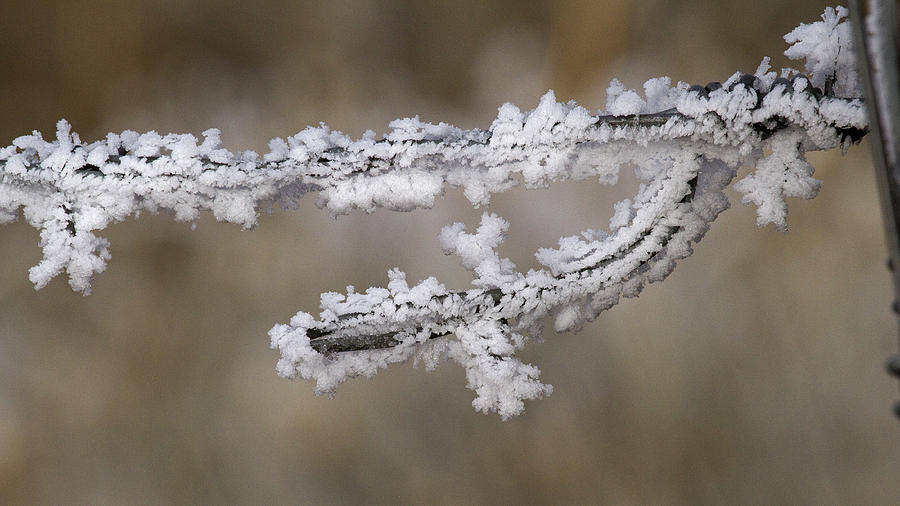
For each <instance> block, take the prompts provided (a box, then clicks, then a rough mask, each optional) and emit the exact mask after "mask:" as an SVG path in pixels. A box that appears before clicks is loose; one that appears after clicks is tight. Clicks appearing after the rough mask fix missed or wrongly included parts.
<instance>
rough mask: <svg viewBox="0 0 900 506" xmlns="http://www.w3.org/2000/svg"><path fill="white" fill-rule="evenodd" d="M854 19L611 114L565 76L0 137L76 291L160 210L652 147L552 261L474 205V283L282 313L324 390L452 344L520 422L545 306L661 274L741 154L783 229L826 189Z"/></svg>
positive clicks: (31, 210)
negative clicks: (253, 130) (814, 154)
mask: <svg viewBox="0 0 900 506" xmlns="http://www.w3.org/2000/svg"><path fill="white" fill-rule="evenodd" d="M845 16H846V10H845V9H843V8H842V7H839V8H837V9H831V8H829V9H826V11H825V13H824V14H823V16H822V20H821V21H819V22H816V23H813V24H810V25H801V26H800V27H798V28H797V29H795V30H794V31H792V32H791V33H790V34H788V35H787V36H785V40H786V41H788V42H789V43H792V44H793V45H792V46H791V48H789V49H788V50H787V51H786V54H787V55H788V56H790V57H792V58H805V59H806V72H807V75H801V74H800V73H799V72H797V71H795V70H791V69H786V70H783V71H782V73H781V76H780V77H778V76H777V75H776V73H775V72H772V71H770V65H769V60H768V59H764V60H763V62H762V63H761V64H760V66H759V68H758V69H757V70H756V72H755V73H754V74H752V75H751V74H742V73H739V72H738V73H735V74H734V75H733V76H731V77H730V78H729V79H727V80H726V81H725V82H724V83H722V84H720V83H709V84H708V85H706V86H689V85H688V84H686V83H681V82H679V83H677V84H675V85H674V86H673V85H672V83H671V80H670V79H669V78H668V77H661V78H656V79H651V80H649V81H647V82H646V83H645V84H644V93H643V96H642V95H641V94H640V93H638V92H637V91H635V90H628V89H626V88H625V87H624V86H623V85H622V84H621V83H620V82H618V81H616V80H614V81H613V82H612V83H611V84H610V87H609V91H608V101H607V105H606V108H607V111H600V112H599V113H597V114H593V113H591V112H590V111H588V110H587V109H585V108H584V107H581V106H579V105H577V104H575V103H574V102H558V101H557V99H556V97H555V95H554V94H553V92H552V91H550V92H548V93H547V94H545V95H544V96H543V97H542V98H541V99H540V102H539V103H538V105H537V107H536V108H535V109H533V110H531V111H525V112H523V111H522V110H521V109H519V108H518V107H516V106H514V105H512V104H504V105H503V106H501V107H500V108H499V111H498V115H497V119H496V120H494V122H493V123H492V124H491V126H490V128H489V129H488V130H477V129H475V130H462V129H459V128H456V127H453V126H451V125H447V124H444V123H438V124H431V123H426V122H423V121H421V120H420V119H419V118H418V117H413V118H405V119H399V120H396V121H394V122H392V123H391V124H390V128H391V130H390V131H389V132H387V133H386V135H385V136H384V137H383V138H382V139H377V138H376V135H375V134H374V133H373V132H371V131H368V132H366V134H364V135H363V136H362V138H360V139H357V140H353V139H350V138H349V137H348V136H346V135H344V134H342V133H341V132H337V131H333V130H331V129H329V128H328V127H327V126H325V125H320V126H318V127H309V128H307V129H305V130H303V131H301V132H299V133H297V134H296V135H293V136H290V137H287V138H286V139H282V138H277V139H273V140H272V141H271V142H270V143H269V152H268V153H266V154H263V155H262V156H260V155H258V154H257V153H255V152H252V151H244V152H231V151H228V150H227V149H225V148H223V147H222V144H221V139H220V133H219V131H218V130H216V129H210V130H207V131H205V132H203V138H202V140H199V139H197V138H195V137H194V136H193V135H190V134H181V135H179V134H168V135H160V134H158V133H156V132H147V133H143V134H140V133H137V132H132V131H125V132H122V133H120V134H114V133H110V134H109V135H108V136H107V138H106V139H104V140H100V141H97V142H94V143H91V144H86V143H83V142H82V141H81V139H80V138H79V137H78V135H77V134H75V133H73V132H72V131H71V128H70V126H69V124H68V123H67V122H65V121H60V122H59V124H58V125H57V133H56V139H55V140H44V139H43V137H42V136H41V134H40V133H39V132H34V133H33V134H32V135H27V136H22V137H19V138H17V139H15V140H14V141H13V144H12V145H11V146H8V147H5V148H2V149H0V222H2V223H6V222H9V221H12V220H14V219H15V218H16V216H17V214H18V210H19V208H22V209H23V211H24V217H25V219H26V220H27V221H28V222H29V223H30V224H31V225H32V226H34V227H35V228H37V229H39V230H40V231H41V241H40V245H41V248H42V249H43V259H42V260H41V262H40V263H39V264H38V265H37V266H35V267H33V268H32V269H31V271H30V278H31V280H32V282H33V283H34V284H35V287H36V288H41V287H43V286H45V285H46V284H47V283H48V282H49V281H50V280H51V279H52V278H53V277H54V276H56V275H58V274H60V273H62V272H63V271H65V272H66V273H67V274H68V275H69V284H70V285H71V286H72V288H73V289H74V290H77V291H81V292H84V293H88V292H89V290H90V282H91V279H92V277H93V276H94V275H96V274H98V273H100V272H102V271H103V270H104V269H105V267H106V262H107V261H108V260H109V258H110V255H109V243H108V241H106V240H105V239H103V238H100V237H97V236H96V235H94V231H97V230H101V229H103V228H104V227H106V226H107V225H108V224H110V223H113V222H118V221H122V220H124V219H126V218H128V217H129V216H133V215H137V214H138V213H140V212H141V211H149V212H153V213H156V212H160V211H165V212H168V213H170V214H172V215H173V216H174V217H175V219H176V220H179V221H188V222H190V221H194V220H196V219H197V218H198V216H199V215H200V213H201V212H202V211H211V212H212V213H213V214H214V215H215V216H216V218H217V219H218V220H220V221H227V222H232V223H237V224H240V225H241V226H243V227H245V228H250V227H253V226H254V225H255V224H256V222H257V217H258V213H259V208H260V206H261V205H263V206H268V205H270V204H271V203H277V204H279V205H281V206H283V207H287V208H291V207H294V206H296V204H297V201H298V199H300V198H302V197H303V196H304V195H305V194H307V193H317V194H318V200H317V204H318V205H319V206H320V207H322V208H324V209H327V210H328V211H329V212H330V213H331V214H333V215H339V214H345V213H348V212H350V211H352V210H354V209H361V210H364V211H366V212H371V211H374V210H375V209H376V208H379V207H382V208H387V209H392V210H398V211H408V210H411V209H415V208H419V207H431V206H432V205H433V203H434V200H435V198H437V197H438V196H440V195H441V194H442V193H443V192H444V191H445V188H446V187H447V186H450V187H459V188H461V189H462V190H463V193H464V194H465V196H466V197H467V198H468V199H469V200H470V202H471V203H472V204H473V205H474V206H476V207H478V206H486V205H488V204H489V203H490V198H491V195H492V194H494V193H497V192H503V191H506V190H508V189H510V188H512V187H514V186H516V185H519V184H523V185H524V186H525V187H527V188H534V187H542V186H546V185H549V184H551V183H553V182H556V181H562V180H585V179H596V180H597V181H599V182H601V183H603V184H614V183H615V182H616V181H617V179H618V173H619V170H620V167H622V166H623V165H627V166H636V167H637V174H638V176H639V177H640V178H641V180H642V185H641V187H640V189H639V191H638V193H637V195H635V196H634V197H633V198H631V199H626V200H623V201H622V202H619V203H617V204H616V205H615V214H614V216H613V218H612V219H611V220H610V223H609V230H601V229H597V230H587V231H585V232H583V233H582V234H580V235H576V236H571V237H564V238H562V239H560V240H559V243H558V246H557V247H555V248H542V249H540V250H539V251H538V252H537V253H536V257H537V259H538V261H539V263H540V264H541V265H542V266H543V268H541V269H538V270H530V271H528V272H527V273H523V272H519V271H517V270H516V267H515V265H514V264H513V263H512V262H511V261H509V259H506V258H501V257H500V256H499V254H498V253H497V248H498V246H499V245H500V244H501V242H502V241H503V239H504V237H505V234H506V232H507V230H508V226H509V224H508V222H507V221H506V220H505V219H503V218H501V217H499V216H497V215H496V214H492V213H484V214H483V216H482V219H481V224H480V226H479V227H478V228H477V229H476V230H475V232H474V233H470V232H467V229H466V226H465V225H464V224H462V223H455V224H452V225H448V226H447V227H445V228H444V229H443V230H442V232H441V236H440V242H441V245H442V247H443V249H444V251H445V252H446V253H448V254H453V255H456V256H458V257H459V258H460V260H461V261H462V264H463V266H465V267H466V268H467V269H469V270H471V271H472V272H473V278H474V279H473V282H472V287H471V288H470V289H468V290H448V289H447V288H446V287H445V286H444V285H443V284H442V283H440V282H439V281H438V280H437V279H435V278H427V279H425V280H423V281H420V282H419V283H417V284H415V285H413V286H410V285H409V284H408V282H407V279H406V275H405V273H403V272H402V271H400V270H399V269H392V270H391V271H389V272H388V284H387V287H386V288H369V289H367V290H366V291H365V292H363V293H359V292H357V291H356V289H355V288H354V287H352V286H351V287H347V290H346V293H344V294H340V293H334V292H330V293H325V294H322V297H321V309H322V311H321V312H320V314H319V317H318V318H316V317H314V316H312V315H311V314H309V313H305V312H302V311H301V312H299V313H297V314H296V315H295V316H294V317H293V318H291V320H290V322H289V323H288V324H279V325H276V326H274V327H273V328H272V329H271V331H270V332H269V337H270V339H271V346H272V347H273V348H276V349H278V350H279V351H280V352H281V359H280V360H279V361H278V365H277V371H278V373H279V374H280V375H282V376H284V377H287V378H295V377H302V378H305V379H311V380H315V382H316V392H317V393H324V394H333V393H334V391H335V388H336V387H337V386H338V385H339V384H340V383H341V382H343V381H346V380H347V379H349V378H352V377H356V376H364V377H371V376H372V375H374V374H376V373H377V371H378V370H380V369H382V368H384V367H387V366H388V365H390V364H392V363H397V362H404V361H408V360H410V359H414V360H416V361H417V362H421V363H424V364H425V365H426V367H427V368H433V367H435V366H436V364H437V363H438V362H439V361H440V360H441V359H443V358H449V359H451V360H454V361H456V362H458V363H460V364H461V365H462V366H463V367H464V368H465V370H466V379H467V383H468V387H469V388H471V389H472V390H474V391H475V393H476V398H475V400H474V401H473V403H472V404H473V406H474V407H475V408H476V409H477V410H480V411H484V412H489V411H496V412H497V413H499V414H500V416H501V417H502V418H504V419H505V418H507V417H509V416H513V415H517V414H519V413H521V412H522V410H523V409H524V401H526V400H532V399H537V398H540V397H542V396H544V395H549V394H550V393H551V391H552V388H551V387H550V386H549V385H545V384H543V383H541V382H540V380H539V376H540V371H539V370H538V369H537V368H536V367H534V366H532V365H529V364H524V363H522V362H520V361H519V360H518V359H517V358H516V357H515V353H516V352H517V351H518V350H520V349H521V348H522V347H523V346H524V345H525V344H526V343H527V342H528V341H529V340H530V339H535V338H539V336H540V333H541V331H542V329H543V324H544V320H545V318H546V317H550V318H552V319H553V321H554V324H553V327H554V329H555V330H557V331H565V330H578V329H580V328H582V327H583V325H584V324H585V323H586V322H588V321H591V320H593V319H594V318H596V317H597V316H598V315H599V313H601V312H602V311H604V310H606V309H609V308H610V307H612V306H613V305H614V304H616V303H617V302H618V301H619V300H620V299H621V298H622V297H635V296H637V295H638V294H639V293H640V292H641V290H642V289H643V288H644V286H646V284H647V283H649V282H654V281H660V280H662V279H664V278H665V277H666V276H667V275H668V274H669V273H670V272H671V271H672V269H673V268H674V267H675V262H676V261H677V260H679V259H681V258H685V257H687V256H688V255H690V254H691V252H692V245H693V244H694V243H695V242H697V241H699V240H700V239H701V238H702V237H703V235H704V234H705V233H706V231H707V230H708V229H709V226H710V224H711V222H712V221H713V220H714V219H715V218H716V216H718V214H719V213H721V212H722V211H723V210H725V209H726V208H727V207H728V205H729V203H728V199H727V198H726V197H725V195H724V193H723V189H724V188H725V187H726V186H727V185H728V184H730V183H731V182H732V180H733V179H734V177H735V174H736V169H737V167H739V166H749V167H754V168H755V170H754V171H753V172H751V173H750V174H749V175H748V176H746V177H745V178H744V179H742V180H741V181H738V182H737V183H736V184H735V185H734V188H735V189H736V190H737V191H739V192H741V193H743V201H744V202H745V203H752V204H754V205H756V206H757V212H758V223H759V224H760V225H765V224H768V223H772V224H774V225H775V227H776V228H777V229H779V230H784V229H786V228H787V204H786V200H785V199H786V198H787V197H802V198H812V197H814V196H815V194H816V192H817V190H818V188H819V182H818V181H817V180H815V179H814V178H813V177H812V173H813V169H812V167H811V166H810V165H809V163H808V162H807V161H806V158H805V153H806V152H807V151H811V150H825V149H832V148H834V147H837V146H841V145H842V144H846V143H847V142H850V141H856V140H859V138H860V137H861V136H862V135H864V133H865V132H866V130H867V119H866V116H865V111H864V108H863V106H862V102H861V100H860V99H859V95H860V86H859V83H858V76H857V74H856V71H855V68H854V67H853V64H852V63H853V58H852V48H851V46H850V36H849V28H848V26H847V24H846V23H844V22H843V18H844V17H845ZM788 78H790V79H788ZM766 153H768V154H766Z"/></svg>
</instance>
